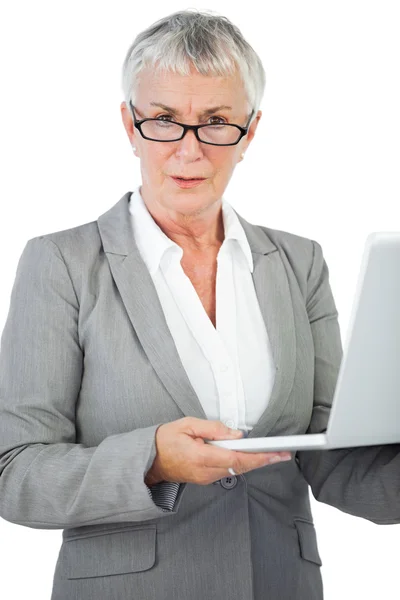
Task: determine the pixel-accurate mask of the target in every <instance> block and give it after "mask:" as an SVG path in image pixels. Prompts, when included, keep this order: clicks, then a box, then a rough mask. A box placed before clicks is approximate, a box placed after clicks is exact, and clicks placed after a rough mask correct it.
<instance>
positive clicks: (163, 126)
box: [129, 101, 254, 146]
mask: <svg viewBox="0 0 400 600" xmlns="http://www.w3.org/2000/svg"><path fill="white" fill-rule="evenodd" d="M129 104H130V106H131V111H132V115H133V121H134V126H135V127H136V129H138V130H139V132H140V134H141V136H142V137H144V139H145V140H152V141H153V142H177V141H178V140H181V139H182V138H183V136H184V135H186V133H187V132H188V131H189V129H192V130H193V131H194V133H195V136H196V138H197V139H198V140H199V142H202V143H203V144H211V145H212V146H234V145H235V144H237V143H238V142H239V141H240V140H241V139H242V137H243V136H244V135H246V133H247V131H248V129H249V124H250V121H251V119H252V117H253V114H254V109H253V110H252V111H251V115H250V117H249V120H248V121H247V124H246V127H240V125H233V124H231V123H217V124H215V125H185V124H184V123H177V122H176V121H161V120H160V119H142V120H141V121H137V120H136V117H135V113H134V108H135V107H134V106H133V104H132V102H131V101H129Z"/></svg>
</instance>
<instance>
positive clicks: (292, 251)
mask: <svg viewBox="0 0 400 600" xmlns="http://www.w3.org/2000/svg"><path fill="white" fill-rule="evenodd" d="M257 227H259V228H260V229H261V230H262V231H263V232H264V233H265V234H266V235H267V237H268V238H269V239H270V240H271V242H272V243H273V244H274V245H275V246H276V248H277V250H278V251H279V253H280V254H281V256H284V257H285V258H286V259H287V260H288V261H289V262H290V264H291V265H293V266H296V267H297V268H298V269H303V270H304V269H305V270H306V271H308V272H309V271H310V269H311V266H312V264H313V262H314V260H315V257H316V254H322V247H321V245H320V244H319V243H318V242H317V241H315V240H313V239H311V238H307V237H305V236H301V235H298V234H295V233H292V232H289V231H283V230H281V229H271V228H270V227H264V226H263V225H258V226H257Z"/></svg>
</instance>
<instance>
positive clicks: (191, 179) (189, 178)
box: [171, 175, 205, 181]
mask: <svg viewBox="0 0 400 600" xmlns="http://www.w3.org/2000/svg"><path fill="white" fill-rule="evenodd" d="M171 177H173V178H174V179H183V181H193V180H194V179H196V180H197V179H205V177H179V175H171Z"/></svg>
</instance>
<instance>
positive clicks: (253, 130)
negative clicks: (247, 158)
mask: <svg viewBox="0 0 400 600" xmlns="http://www.w3.org/2000/svg"><path fill="white" fill-rule="evenodd" d="M261 116H262V111H261V110H259V111H258V112H257V115H256V117H255V118H254V119H253V121H252V123H251V125H250V127H249V130H248V132H247V135H246V137H245V140H246V141H245V143H244V145H243V146H242V152H244V151H245V150H247V148H248V146H249V144H250V142H251V140H252V139H253V137H254V136H255V133H256V129H257V127H258V123H259V122H260V119H261Z"/></svg>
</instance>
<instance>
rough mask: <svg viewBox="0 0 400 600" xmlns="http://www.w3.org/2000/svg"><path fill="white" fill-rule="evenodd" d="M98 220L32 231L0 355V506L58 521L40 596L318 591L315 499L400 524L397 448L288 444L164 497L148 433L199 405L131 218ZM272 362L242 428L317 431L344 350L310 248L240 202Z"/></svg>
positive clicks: (123, 213) (27, 519)
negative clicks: (154, 477)
mask: <svg viewBox="0 0 400 600" xmlns="http://www.w3.org/2000/svg"><path fill="white" fill-rule="evenodd" d="M130 194H131V192H127V193H126V194H124V196H123V197H122V198H121V199H120V200H119V201H118V202H117V203H116V204H115V205H114V206H112V207H111V208H110V209H109V210H107V211H106V212H105V213H104V214H102V215H101V216H100V217H99V218H98V219H97V221H92V222H90V223H85V224H83V225H80V226H77V227H73V228H71V229H67V230H64V231H58V232H55V233H50V234H47V235H40V236H38V237H35V238H32V239H30V240H28V242H27V244H26V246H25V248H24V250H23V252H22V255H21V257H20V259H19V262H18V267H17V272H16V278H15V283H14V286H13V289H12V293H11V300H10V309H9V313H8V317H7V320H6V323H5V327H4V330H3V334H2V338H1V353H0V515H1V516H2V517H3V518H4V519H6V520H7V521H10V522H13V523H18V524H19V525H25V526H26V527H32V528H36V529H63V533H62V544H61V548H60V552H59V556H58V560H57V564H56V569H55V573H54V582H53V592H52V597H51V599H52V600H111V599H112V600H127V599H128V598H129V599H130V598H132V599H133V598H134V599H135V600H166V599H167V600H168V599H171V600H172V599H176V598H178V599H179V600H181V599H182V600H183V599H184V598H190V599H191V600H203V598H207V599H208V600H212V599H216V600H217V599H218V600H221V599H225V598H229V600H244V599H246V600H250V599H251V600H265V599H266V598H268V600H278V599H279V600H285V599H288V600H289V599H290V600H297V599H298V600H321V599H322V598H323V591H322V582H321V575H320V566H321V559H320V555H319V552H318V548H317V540H316V534H315V530H314V525H313V518H312V514H311V510H310V502H309V485H310V486H311V489H312V492H313V494H314V496H315V498H316V499H317V500H320V501H322V502H326V503H327V504H330V505H332V506H336V507H337V508H339V509H340V510H342V511H345V512H347V513H350V514H353V515H358V516H360V517H364V518H366V519H369V520H371V521H373V522H374V523H399V522H400V498H399V489H400V454H399V450H400V446H398V445H391V446H383V447H375V446H374V447H367V448H353V449H349V448H347V449H344V450H335V451H312V452H305V451H303V452H298V453H297V455H296V456H295V457H294V458H293V459H292V460H291V461H289V462H287V463H282V464H279V463H278V464H276V465H269V466H266V467H262V468H260V469H256V470H254V471H251V472H249V473H245V474H243V475H238V476H236V477H233V476H232V477H231V476H230V477H225V478H223V479H221V480H219V481H218V482H217V483H214V484H210V485H207V486H202V485H195V484H190V483H183V484H181V485H180V486H179V493H178V497H177V500H176V503H175V507H174V510H173V511H171V512H164V511H163V510H162V509H161V508H160V507H158V506H157V505H156V504H155V503H154V502H153V500H152V499H151V497H150V495H149V490H148V488H147V487H146V486H145V484H144V476H145V474H146V472H147V470H148V469H149V468H150V466H151V464H152V462H153V460H154V457H155V451H156V448H155V443H154V437H155V431H156V429H157V427H158V426H159V425H160V424H162V423H166V422H169V421H174V420H176V419H181V418H183V417H185V416H190V417H198V418H199V419H206V418H207V416H206V414H205V413H204V411H203V408H202V406H201V404H200V402H199V400H198V398H197V396H196V394H195V392H194V390H193V388H192V386H191V384H190V382H189V379H188V377H187V375H186V372H185V370H184V368H183V366H182V363H181V361H180V359H179V355H178V353H177V350H176V347H175V344H174V341H173V338H172V336H171V334H170V331H169V329H168V327H167V323H166V320H165V317H164V314H163V311H162V308H161V305H160V302H159V299H158V296H157V293H156V289H155V287H154V285H153V282H152V279H151V276H150V274H149V273H148V271H147V268H146V266H145V264H144V262H143V260H142V259H141V256H140V254H139V251H138V249H137V246H136V245H135V240H134V237H133V234H132V230H131V227H130V220H129V213H128V201H129V197H130ZM238 217H239V219H240V222H241V224H242V225H243V227H244V230H245V232H246V235H247V238H248V241H249V244H250V247H251V251H252V255H253V260H254V273H253V281H254V285H255V290H256V293H257V297H258V301H259V303H260V308H261V312H262V314H263V317H264V319H265V323H266V327H267V330H268V334H269V336H270V339H271V344H272V349H273V354H274V361H275V365H276V366H277V372H276V377H275V384H274V388H273V391H272V396H271V399H270V402H269V404H268V406H267V408H266V410H265V412H264V413H263V415H262V416H261V418H260V420H259V421H258V423H257V424H256V425H255V427H254V429H253V430H252V431H251V432H250V434H249V437H250V438H251V437H260V436H269V435H283V434H301V433H305V432H312V433H317V432H322V431H324V430H325V429H326V424H327V419H328V415H329V410H330V405H331V401H332V397H333V393H334V388H335V384H336V380H337V376H338V370H339V365H340V361H341V358H342V346H341V340H340V331H339V325H338V320H337V316H338V313H337V310H336V307H335V303H334V299H333V296H332V292H331V288H330V284H329V277H328V268H327V265H326V262H325V260H324V258H323V254H322V250H321V246H320V245H319V244H318V243H317V242H315V241H313V240H310V239H307V238H304V237H300V236H297V235H294V234H291V233H288V232H284V231H278V230H274V229H269V228H267V227H263V226H259V225H252V224H251V223H248V222H247V221H246V220H245V219H243V218H242V217H240V216H239V215H238Z"/></svg>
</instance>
